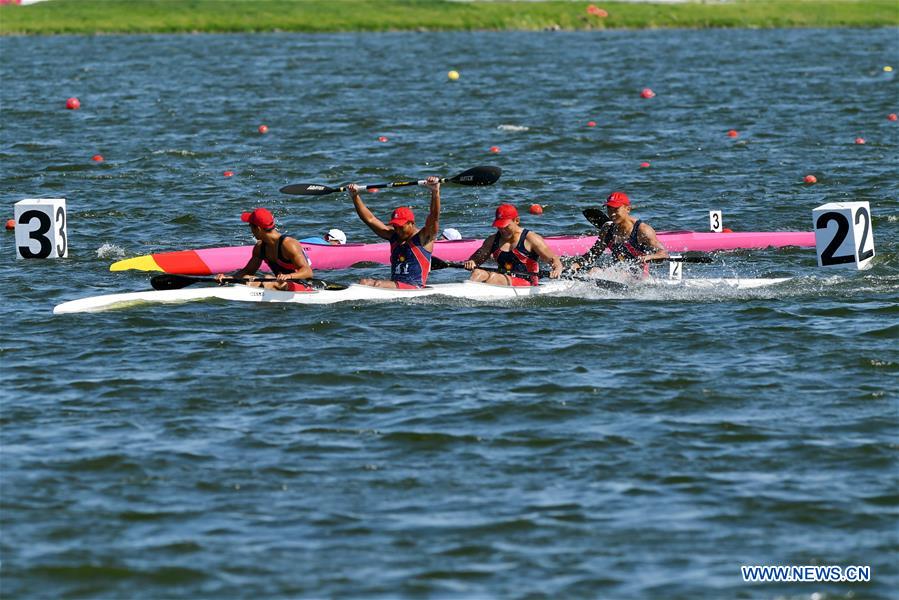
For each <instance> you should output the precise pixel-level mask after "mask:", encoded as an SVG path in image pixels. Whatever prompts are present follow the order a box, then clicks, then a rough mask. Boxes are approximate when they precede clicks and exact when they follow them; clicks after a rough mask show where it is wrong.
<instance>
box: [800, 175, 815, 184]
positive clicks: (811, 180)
mask: <svg viewBox="0 0 899 600" xmlns="http://www.w3.org/2000/svg"><path fill="white" fill-rule="evenodd" d="M803 181H804V182H806V183H818V178H817V177H815V176H814V175H806V176H805V178H804V179H803Z"/></svg>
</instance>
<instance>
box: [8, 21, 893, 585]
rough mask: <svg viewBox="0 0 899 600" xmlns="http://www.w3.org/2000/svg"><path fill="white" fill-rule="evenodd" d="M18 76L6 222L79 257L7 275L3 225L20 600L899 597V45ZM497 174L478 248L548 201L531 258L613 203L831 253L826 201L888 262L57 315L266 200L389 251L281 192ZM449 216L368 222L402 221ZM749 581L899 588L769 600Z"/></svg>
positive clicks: (181, 57)
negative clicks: (820, 245)
mask: <svg viewBox="0 0 899 600" xmlns="http://www.w3.org/2000/svg"><path fill="white" fill-rule="evenodd" d="M0 51H2V55H3V57H4V60H3V63H2V67H0V69H2V70H0V83H2V85H0V119H2V130H0V181H2V187H0V194H2V198H3V201H4V203H5V204H4V206H5V207H6V208H5V211H6V213H7V214H6V215H4V216H3V219H4V220H5V219H8V218H12V205H13V204H14V203H15V202H16V201H18V200H21V199H23V198H29V197H65V198H66V199H67V202H68V218H69V225H68V234H69V239H70V254H69V258H68V259H65V260H59V261H37V260H32V261H17V260H16V259H15V251H14V248H13V244H14V242H13V235H12V233H11V232H7V233H4V234H0V244H2V245H0V269H2V272H3V274H4V275H3V284H2V287H0V297H2V302H0V322H2V324H3V327H2V330H0V375H2V377H0V379H2V388H0V409H2V412H0V417H2V430H0V432H2V439H0V442H2V446H0V478H2V479H0V484H2V488H0V494H2V498H0V501H2V506H0V509H2V510H0V524H2V536H0V561H2V562H0V578H2V579H0V586H2V590H0V591H2V595H3V597H5V598H85V597H97V598H124V597H128V598H147V599H149V598H224V597H227V598H285V597H397V596H402V597H441V598H442V597H459V598H461V597H465V598H470V597H479V598H481V597H487V598H489V597H497V598H512V597H527V598H597V597H602V598H638V597H640V598H700V597H704V598H818V599H820V598H884V599H885V598H891V597H895V593H896V589H899V568H897V565H899V560H897V556H899V537H897V528H896V523H897V513H899V495H897V477H896V473H897V464H896V450H897V444H896V440H897V435H896V434H897V425H899V418H897V417H899V403H897V400H899V397H897V388H899V344H897V337H899V308H897V300H899V259H897V254H896V245H897V242H899V232H897V218H899V173H897V169H896V165H897V164H899V123H896V122H891V121H888V120H887V118H886V117H887V115H888V114H889V113H895V112H899V93H897V85H899V83H897V79H896V78H894V77H893V76H892V75H893V74H892V73H887V72H884V71H883V69H882V67H883V66H884V65H893V66H895V67H897V68H899V36H897V32H896V30H895V29H883V30H827V31H823V30H803V31H797V30H782V31H644V32H604V33H598V32H597V33H563V32H555V33H428V34H416V33H397V34H365V35H353V34H341V35H287V34H265V35H183V36H181V35H178V36H111V35H110V36H97V37H69V36H59V37H27V38H26V37H15V38H10V37H6V38H0ZM450 69H455V70H458V71H459V72H460V73H461V78H460V80H459V81H457V82H455V83H450V82H448V81H447V78H446V72H447V71H448V70H450ZM644 87H651V88H652V89H653V90H655V92H656V94H657V96H656V97H655V98H654V99H652V100H643V99H641V98H640V97H639V93H640V90H641V89H642V88H644ZM70 96H77V97H79V98H80V100H81V103H82V108H81V109H80V110H78V111H67V110H65V109H64V103H65V99H66V98H68V97H70ZM588 121H595V122H596V127H593V128H590V127H587V126H586V123H587V122H588ZM263 123H264V124H266V125H268V127H269V128H270V130H269V132H268V133H267V134H266V135H260V134H259V133H258V132H257V127H258V126H259V125H260V124H263ZM730 129H735V130H737V131H739V137H737V138H730V137H728V136H727V135H726V133H727V131H728V130H730ZM379 136H384V137H386V138H387V139H388V141H386V142H379V141H378V138H379ZM856 137H863V138H865V140H866V141H867V143H866V144H864V145H857V144H855V143H854V140H855V138H856ZM491 146H499V147H500V148H501V152H500V153H499V154H491V153H490V152H489V150H488V149H489V148H490V147H491ZM94 154H102V155H103V156H104V157H105V161H104V162H102V163H94V162H92V161H91V156H93V155H94ZM644 161H647V162H649V163H651V166H650V167H649V168H643V169H641V168H640V164H641V163H642V162H644ZM479 164H496V165H498V166H501V167H502V168H503V169H504V175H503V177H502V179H501V180H500V181H499V182H498V183H497V184H496V185H494V186H492V187H489V188H478V189H472V188H464V187H452V186H449V185H447V186H445V187H444V190H443V202H444V213H443V218H442V222H443V225H444V226H452V227H456V228H458V229H460V230H461V231H462V232H463V234H465V235H466V236H467V237H481V236H486V235H488V234H489V233H490V227H489V225H490V221H491V219H492V212H493V209H494V207H495V206H496V205H497V204H498V203H500V202H505V201H512V202H515V203H516V204H518V205H519V206H522V207H526V206H527V205H529V204H531V203H540V204H543V205H545V207H546V209H545V213H544V214H543V215H542V216H540V217H534V216H530V215H525V219H524V220H525V224H526V225H528V226H530V227H532V228H533V229H535V230H537V231H538V232H541V233H544V234H547V235H550V234H563V233H578V232H587V231H588V230H589V225H588V224H587V223H586V222H585V221H584V220H583V218H582V217H581V214H580V211H581V209H582V208H583V207H585V206H590V205H595V204H596V203H598V202H600V201H601V199H603V198H605V197H606V196H607V195H608V194H609V193H610V192H611V191H613V190H623V191H626V192H627V193H628V194H629V195H630V196H631V198H632V199H633V200H634V204H635V210H634V212H635V214H636V215H637V216H639V217H642V218H644V219H646V220H648V221H649V222H650V223H651V224H653V225H654V226H655V228H656V229H657V230H672V229H694V230H705V229H707V228H708V211H709V210H710V209H720V210H722V211H723V212H724V218H725V226H726V227H729V228H731V229H733V230H743V231H750V230H810V229H811V211H812V209H813V208H815V207H816V206H818V205H820V204H823V203H825V202H834V201H849V200H864V201H868V202H870V204H871V209H872V213H873V227H874V236H875V242H876V247H877V253H878V255H877V257H876V259H875V261H874V266H873V268H872V269H870V270H868V271H864V272H853V271H847V270H836V271H834V270H822V269H819V268H817V266H816V261H815V254H814V251H813V250H808V249H805V250H799V249H790V250H782V251H774V250H758V251H745V252H739V253H731V254H721V255H717V256H716V261H715V263H714V264H711V265H690V266H689V268H688V269H687V271H686V276H687V277H690V276H693V277H697V276H705V275H736V274H739V275H743V276H758V277H769V276H770V277H774V276H794V277H795V278H796V279H795V280H794V281H791V282H789V283H788V284H786V285H784V286H781V287H777V288H771V289H767V290H761V291H754V292H739V293H737V292H725V291H717V292H702V293H683V292H667V293H661V292H660V293H644V294H641V295H639V296H637V297H621V296H620V295H619V296H618V297H610V296H609V295H608V294H605V293H601V292H597V291H593V292H590V291H588V290H585V291H584V294H583V297H576V298H565V299H561V298H555V299H553V298H540V299H531V300H526V301H518V302H512V303H495V304H476V303H469V302H462V301H447V300H443V301H440V300H428V301H421V302H413V303H405V304H403V303H387V304H366V303H359V304H348V305H334V306H325V307H304V306H266V305H244V304H237V303H233V304H227V303H221V302H208V303H194V304H185V305H179V306H152V307H136V308H131V309H127V310H118V311H110V312H105V313H99V314H88V315H71V316H58V317H54V316H52V315H51V310H52V308H53V306H54V305H56V304H58V303H60V302H63V301H66V300H72V299H75V298H79V297H82V296H89V295H95V294H102V293H113V292H124V291H136V290H141V289H147V288H148V282H147V276H146V274H141V273H131V272H128V273H110V272H109V271H108V267H109V264H110V263H111V262H113V261H115V260H119V259H121V258H125V257H130V256H137V255H142V254H148V253H151V252H159V251H168V250H179V249H185V248H196V247H203V246H222V245H232V244H245V243H249V239H248V233H247V230H246V227H245V225H243V224H242V223H241V222H240V220H239V215H240V213H241V211H243V210H248V209H251V208H253V207H255V206H267V207H269V208H271V209H272V210H273V211H274V212H275V213H276V215H277V217H278V220H279V222H280V223H281V224H282V229H283V230H285V231H287V232H290V233H292V234H294V235H297V236H308V235H316V234H321V233H323V232H324V231H326V230H327V229H329V228H331V227H340V228H341V229H343V230H344V231H346V232H347V234H348V236H349V238H350V240H351V241H376V240H375V238H374V236H373V235H372V234H371V233H370V232H369V231H368V230H367V228H366V227H365V226H364V225H363V224H362V223H361V222H360V221H359V220H358V219H357V218H356V217H355V214H354V212H353V210H352V205H351V203H350V202H349V200H348V199H347V198H346V197H345V196H326V197H321V198H301V197H292V196H283V195H280V194H279V193H278V188H280V187H281V186H283V185H285V184H287V183H297V182H319V183H323V184H328V185H338V184H342V183H346V182H350V181H357V182H359V183H377V182H379V181H390V180H392V179H396V178H399V179H404V178H409V177H416V178H418V177H424V176H426V175H429V174H436V175H443V176H450V175H453V174H455V173H458V172H459V171H461V170H464V169H466V168H468V167H472V166H475V165H479ZM226 170H231V171H233V172H234V173H235V174H234V176H233V177H230V178H226V177H223V175H222V174H223V172H224V171H226ZM806 174H814V175H816V176H817V178H818V184H817V185H813V186H809V185H804V184H803V183H802V178H803V177H804V176H805V175H806ZM427 198H428V196H427V192H426V190H423V189H421V188H417V189H408V188H407V189H403V190H394V191H382V192H381V193H379V194H375V195H371V196H367V197H366V199H367V200H368V201H369V203H370V206H371V207H372V208H373V210H375V212H376V213H377V214H379V215H380V216H382V217H386V216H387V214H388V213H389V211H390V210H391V209H392V208H393V207H394V206H397V205H400V204H406V203H409V204H411V205H412V206H413V208H414V209H415V210H416V211H418V214H419V215H423V214H424V212H425V211H426V206H427ZM383 273H385V268H384V267H371V268H363V269H355V270H352V271H350V270H347V271H336V272H329V273H327V274H326V275H327V276H328V277H329V278H331V279H335V280H338V281H351V280H353V279H355V278H357V277H359V276H363V275H368V276H372V275H379V274H383ZM462 277H464V274H461V273H459V272H449V271H440V272H436V273H435V274H434V276H433V281H438V282H439V281H453V280H457V279H460V278H462ZM741 565H838V566H849V565H869V566H871V569H872V577H871V581H870V582H869V583H771V584H749V583H744V582H743V579H742V577H741V574H740V566H741ZM890 590H893V591H892V592H891V591H890Z"/></svg>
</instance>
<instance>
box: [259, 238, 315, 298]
mask: <svg viewBox="0 0 899 600" xmlns="http://www.w3.org/2000/svg"><path fill="white" fill-rule="evenodd" d="M286 239H287V236H286V235H283V234H282V235H281V237H279V238H278V245H277V246H275V260H274V261H271V260H269V259H268V257H267V256H266V255H265V244H262V247H261V248H260V249H259V252H260V254H261V257H262V261H263V262H264V263H265V264H266V265H268V268H269V269H270V270H271V272H272V273H274V274H275V275H281V274H282V273H284V274H286V273H296V272H297V271H299V269H298V268H297V266H296V265H295V264H293V263H292V262H288V261H287V259H286V258H285V256H284V240H286ZM300 252H302V253H303V258H305V259H306V262H307V263H309V264H310V265H311V264H312V263H311V262H309V255H307V254H306V250H305V249H303V246H300ZM288 288H289V291H291V292H305V291H311V290H312V288H311V287H310V286H308V285H306V284H305V283H304V282H302V281H289V282H288Z"/></svg>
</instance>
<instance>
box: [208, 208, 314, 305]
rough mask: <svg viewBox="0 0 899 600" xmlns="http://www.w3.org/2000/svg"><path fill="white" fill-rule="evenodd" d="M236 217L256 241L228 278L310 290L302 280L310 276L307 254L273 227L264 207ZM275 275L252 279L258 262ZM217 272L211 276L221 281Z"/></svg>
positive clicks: (254, 284)
mask: <svg viewBox="0 0 899 600" xmlns="http://www.w3.org/2000/svg"><path fill="white" fill-rule="evenodd" d="M240 220H241V221H243V222H244V223H247V224H248V225H249V226H250V231H251V232H252V233H253V237H254V238H256V239H257V240H258V241H257V242H256V245H255V246H253V255H252V256H251V257H250V260H249V261H247V264H246V266H245V267H244V268H242V269H240V270H239V271H237V272H235V273H234V274H233V275H232V277H236V278H243V279H246V280H247V283H246V285H248V286H250V287H264V288H266V289H270V290H281V291H285V292H311V291H312V287H311V286H310V285H309V284H308V282H305V281H302V280H304V279H311V278H312V267H311V266H309V257H307V256H306V252H305V251H304V250H303V247H302V246H301V245H300V243H299V242H298V241H297V240H295V239H294V238H292V237H289V236H287V235H284V234H282V233H279V232H278V230H277V229H275V217H274V216H272V213H271V212H269V210H268V209H265V208H257V209H255V210H252V211H250V212H245V213H243V214H241V215H240ZM263 262H264V263H265V264H266V265H268V268H269V269H270V270H271V272H272V273H273V274H274V275H275V276H276V278H277V281H255V275H256V272H257V271H258V270H259V268H260V267H261V266H262V263H263ZM226 276H227V275H225V274H224V273H219V274H218V275H216V276H215V279H216V280H217V281H218V282H219V283H221V282H222V280H223V279H224V278H225V277H226Z"/></svg>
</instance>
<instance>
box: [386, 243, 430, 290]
mask: <svg viewBox="0 0 899 600" xmlns="http://www.w3.org/2000/svg"><path fill="white" fill-rule="evenodd" d="M430 272H431V253H430V252H428V251H427V249H425V247H424V244H422V243H421V231H419V232H417V233H416V234H415V235H413V236H412V237H410V238H409V239H408V240H406V241H405V242H401V241H400V239H399V237H398V236H397V235H396V234H395V233H394V234H393V235H392V236H391V237H390V279H391V281H395V282H397V283H405V284H407V285H412V286H415V287H424V286H425V285H426V284H427V283H428V274H430Z"/></svg>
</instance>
